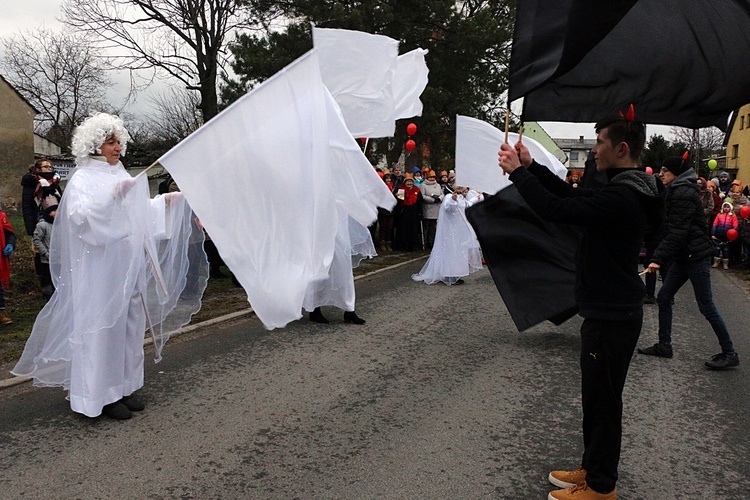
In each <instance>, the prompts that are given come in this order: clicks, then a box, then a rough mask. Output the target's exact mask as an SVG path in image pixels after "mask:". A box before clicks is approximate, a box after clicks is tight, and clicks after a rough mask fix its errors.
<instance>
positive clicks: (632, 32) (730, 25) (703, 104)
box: [509, 0, 750, 130]
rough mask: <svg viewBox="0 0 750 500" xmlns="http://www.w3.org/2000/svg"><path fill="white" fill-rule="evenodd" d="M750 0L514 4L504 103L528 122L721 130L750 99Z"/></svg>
mask: <svg viewBox="0 0 750 500" xmlns="http://www.w3.org/2000/svg"><path fill="white" fill-rule="evenodd" d="M748 61H750V0H690V1H686V0H609V1H606V2H602V1H601V0H556V1H554V2H549V1H545V0H519V2H518V7H517V11H516V25H515V32H514V37H513V48H512V51H511V60H510V88H509V98H510V100H511V101H512V100H516V99H518V98H520V97H524V111H523V119H524V120H526V121H566V122H596V121H597V120H599V119H600V118H602V117H603V116H604V115H606V114H608V113H611V112H615V111H617V110H623V111H624V110H625V109H627V108H628V106H629V105H630V104H631V103H632V104H634V105H635V110H636V117H637V118H638V119H639V120H641V121H642V122H644V123H653V124H664V125H677V126H681V127H688V128H700V127H707V126H711V125H715V126H717V127H719V128H720V129H722V130H726V128H727V117H728V115H729V113H731V112H732V111H733V110H734V109H736V108H739V107H740V106H742V105H744V104H747V102H748V101H750V64H748Z"/></svg>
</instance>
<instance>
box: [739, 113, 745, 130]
mask: <svg viewBox="0 0 750 500" xmlns="http://www.w3.org/2000/svg"><path fill="white" fill-rule="evenodd" d="M743 128H745V115H742V116H740V130H742V129H743Z"/></svg>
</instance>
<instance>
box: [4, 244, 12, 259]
mask: <svg viewBox="0 0 750 500" xmlns="http://www.w3.org/2000/svg"><path fill="white" fill-rule="evenodd" d="M12 253H13V245H11V244H10V243H8V244H7V245H5V248H3V257H9V256H10V254H12Z"/></svg>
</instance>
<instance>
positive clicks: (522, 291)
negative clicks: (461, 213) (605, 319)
mask: <svg viewBox="0 0 750 500" xmlns="http://www.w3.org/2000/svg"><path fill="white" fill-rule="evenodd" d="M466 217H467V218H468V219H469V222H470V223H471V225H472V227H473V228H474V232H475V233H476V234H477V239H478V240H479V244H480V245H481V247H482V255H483V256H484V259H485V261H486V262H487V267H488V268H489V270H490V273H491V274H492V279H493V281H494V282H495V286H497V289H498V291H499V292H500V296H501V297H502V298H503V302H505V306H506V308H507V309H508V312H509V313H510V316H511V318H512V319H513V322H514V323H515V325H516V328H518V330H519V331H523V330H526V329H527V328H530V327H532V326H534V325H536V324H538V323H541V322H542V321H545V320H549V321H552V322H553V323H555V324H556V325H559V324H561V323H562V322H564V321H566V320H567V319H569V318H570V317H572V316H573V315H575V314H576V313H577V312H578V306H577V305H576V302H575V299H574V297H573V286H574V284H575V254H576V249H577V248H578V244H579V242H580V240H581V235H582V234H583V230H582V228H580V227H575V226H572V225H566V224H555V223H552V222H547V221H544V220H542V219H540V218H539V216H538V215H536V213H534V211H533V210H532V209H531V207H529V205H528V204H526V202H525V201H524V200H523V198H522V197H521V195H520V194H519V193H518V191H517V190H516V188H515V186H509V187H507V188H505V189H503V190H501V191H500V192H498V193H497V194H496V195H494V196H488V197H487V199H486V200H485V201H483V202H482V203H477V204H476V205H474V206H472V207H470V208H468V209H467V210H466Z"/></svg>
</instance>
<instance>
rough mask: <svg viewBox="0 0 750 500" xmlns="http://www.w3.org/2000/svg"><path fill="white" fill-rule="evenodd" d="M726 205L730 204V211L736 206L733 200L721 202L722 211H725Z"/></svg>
mask: <svg viewBox="0 0 750 500" xmlns="http://www.w3.org/2000/svg"><path fill="white" fill-rule="evenodd" d="M724 205H726V206H728V207H729V210H730V211H731V210H732V207H733V206H734V205H732V202H730V201H725V202H724V203H722V204H721V211H722V212H723V211H724Z"/></svg>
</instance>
